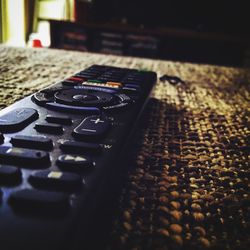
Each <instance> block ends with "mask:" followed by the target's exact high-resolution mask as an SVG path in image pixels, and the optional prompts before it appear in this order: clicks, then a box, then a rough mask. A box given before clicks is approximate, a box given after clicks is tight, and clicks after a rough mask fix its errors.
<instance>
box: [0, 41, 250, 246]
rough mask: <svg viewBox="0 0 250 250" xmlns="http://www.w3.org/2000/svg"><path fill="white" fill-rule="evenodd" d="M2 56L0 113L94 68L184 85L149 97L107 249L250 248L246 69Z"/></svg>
mask: <svg viewBox="0 0 250 250" xmlns="http://www.w3.org/2000/svg"><path fill="white" fill-rule="evenodd" d="M0 55H1V56H0V87H1V91H0V109H2V108H4V107H6V106H8V105H10V104H12V103H14V102H15V101H16V100H19V99H21V98H23V97H24V96H27V95H29V94H31V93H33V92H35V91H38V90H40V89H42V88H44V87H46V86H48V85H51V84H53V83H56V82H57V81H59V80H62V79H63V78H66V77H67V76H70V75H72V74H73V73H75V72H78V71H79V70H81V69H84V68H86V67H87V66H90V65H92V64H107V65H113V66H118V67H129V68H138V69H144V70H153V71H155V72H157V74H158V76H162V75H164V74H168V75H174V76H178V77H180V78H181V79H183V80H184V81H185V83H182V84H177V85H173V84H170V83H168V82H167V81H165V82H161V81H158V82H157V85H156V88H155V90H154V92H153V93H152V99H151V101H150V103H149V104H150V105H148V107H147V110H146V117H147V119H145V122H144V124H143V126H141V127H140V129H138V130H137V132H136V135H135V139H134V142H133V147H134V154H133V155H131V159H130V161H129V162H130V163H129V164H131V166H132V169H133V170H131V171H130V173H129V174H128V177H127V179H126V182H125V185H124V187H123V190H122V194H121V196H120V198H119V211H118V212H117V216H116V219H115V222H114V223H113V228H112V235H111V237H110V241H109V243H108V249H134V250H135V249H136V250H140V249H204V248H211V249H250V221H249V217H250V207H249V204H250V197H249V195H250V190H249V175H250V170H249V162H250V161H249V151H250V150H249V149H250V128H249V111H250V110H249V108H250V105H249V103H250V102H249V101H250V91H249V90H250V89H249V85H250V84H249V81H250V72H249V70H247V69H237V68H227V67H218V66H209V65H196V64H188V63H178V62H170V61H160V60H149V59H139V58H132V57H118V56H111V55H100V54H92V53H83V52H70V51H63V50H50V49H23V48H11V47H5V46H0ZM131 166H130V169H131Z"/></svg>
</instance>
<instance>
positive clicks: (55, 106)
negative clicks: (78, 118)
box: [46, 102, 101, 114]
mask: <svg viewBox="0 0 250 250" xmlns="http://www.w3.org/2000/svg"><path fill="white" fill-rule="evenodd" d="M46 107H47V108H48V109H52V110H56V111H61V112H70V113H77V114H100V113H101V111H100V109H99V108H96V107H78V106H70V105H65V104H61V103H54V102H52V103H51V102H50V103H47V104H46Z"/></svg>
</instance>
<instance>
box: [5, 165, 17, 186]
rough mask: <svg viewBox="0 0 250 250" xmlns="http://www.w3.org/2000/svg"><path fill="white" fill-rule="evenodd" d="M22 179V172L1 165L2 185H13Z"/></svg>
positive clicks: (12, 167) (15, 168)
mask: <svg viewBox="0 0 250 250" xmlns="http://www.w3.org/2000/svg"><path fill="white" fill-rule="evenodd" d="M21 179H22V173H21V170H20V169H19V168H17V167H14V166H9V165H2V164H0V184H2V185H13V184H16V183H18V182H20V181H21Z"/></svg>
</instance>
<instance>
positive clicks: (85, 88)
mask: <svg viewBox="0 0 250 250" xmlns="http://www.w3.org/2000/svg"><path fill="white" fill-rule="evenodd" d="M74 89H83V90H90V91H91V90H92V91H98V92H106V93H109V94H114V93H117V89H113V88H111V89H110V88H106V87H105V85H104V86H100V85H97V86H87V85H85V84H84V85H82V86H74Z"/></svg>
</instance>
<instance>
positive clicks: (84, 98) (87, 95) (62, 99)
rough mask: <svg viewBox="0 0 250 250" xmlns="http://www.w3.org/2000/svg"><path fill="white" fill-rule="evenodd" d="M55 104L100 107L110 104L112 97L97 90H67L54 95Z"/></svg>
mask: <svg viewBox="0 0 250 250" xmlns="http://www.w3.org/2000/svg"><path fill="white" fill-rule="evenodd" d="M54 97H55V101H56V102H57V103H62V104H65V105H71V106H79V107H85V106H86V107H101V106H104V105H107V104H109V103H111V102H112V100H113V99H114V95H112V94H110V93H105V92H101V91H97V90H86V89H68V90H63V91H58V92H57V93H55V95H54Z"/></svg>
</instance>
